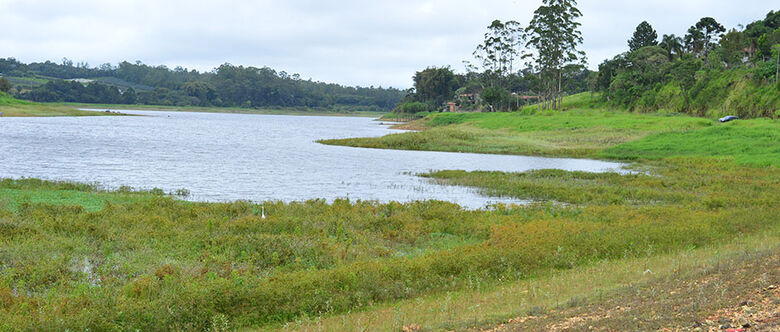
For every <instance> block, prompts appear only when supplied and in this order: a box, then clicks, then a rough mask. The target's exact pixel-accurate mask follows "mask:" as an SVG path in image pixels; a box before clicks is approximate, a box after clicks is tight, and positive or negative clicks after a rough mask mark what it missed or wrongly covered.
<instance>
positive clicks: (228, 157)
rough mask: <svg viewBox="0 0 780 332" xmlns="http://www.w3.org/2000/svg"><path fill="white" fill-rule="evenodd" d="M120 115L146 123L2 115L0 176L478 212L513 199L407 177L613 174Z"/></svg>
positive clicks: (589, 166)
mask: <svg viewBox="0 0 780 332" xmlns="http://www.w3.org/2000/svg"><path fill="white" fill-rule="evenodd" d="M123 112H125V111H123ZM127 112H128V113H134V114H140V115H146V116H135V117H51V118H0V177H11V178H20V177H36V178H43V179H52V180H69V181H78V182H90V183H92V182H98V183H100V184H102V185H104V186H106V187H109V188H115V187H118V186H121V185H127V186H132V187H135V188H145V189H150V188H154V187H157V188H162V189H163V190H165V191H166V192H171V191H174V190H176V189H179V188H186V189H189V190H190V191H191V193H192V196H191V199H195V200H204V201H227V200H237V199H248V200H253V201H265V200H282V201H298V200H307V199H314V198H325V199H328V200H332V199H335V198H350V199H362V200H379V201H382V202H386V201H402V202H404V201H413V200H427V199H436V200H447V201H452V202H456V203H458V204H461V205H463V206H467V207H470V208H481V207H484V206H486V205H488V204H492V203H496V202H517V200H512V199H503V198H493V197H485V196H482V195H480V194H478V193H476V191H475V190H473V189H469V188H463V187H454V186H442V185H437V184H434V183H431V182H430V181H429V180H427V179H422V178H419V177H416V176H414V174H417V173H420V172H426V171H430V170H441V169H462V170H468V171H473V170H495V171H525V170H530V169H540V168H558V169H564V170H581V171H593V172H601V171H607V170H616V169H618V168H620V167H621V164H618V163H610V162H604V161H595V160H581V159H561V158H540V157H523V156H504V155H484V154H464V153H448V152H426V151H399V150H376V149H361V148H350V147H340V146H328V145H322V144H318V143H315V140H318V139H323V138H346V137H367V136H381V135H386V134H388V133H392V132H395V131H394V130H391V129H389V128H387V127H386V126H381V125H379V124H378V123H377V122H376V121H373V120H372V119H370V118H355V117H318V116H311V117H309V116H285V115H248V114H220V113H187V112H146V111H127Z"/></svg>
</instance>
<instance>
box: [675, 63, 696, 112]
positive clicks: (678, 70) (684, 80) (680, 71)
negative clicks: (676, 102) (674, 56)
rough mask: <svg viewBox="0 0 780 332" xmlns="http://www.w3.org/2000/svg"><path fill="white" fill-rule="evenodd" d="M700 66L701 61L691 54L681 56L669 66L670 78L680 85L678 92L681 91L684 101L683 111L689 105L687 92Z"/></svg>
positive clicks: (691, 86) (694, 80)
mask: <svg viewBox="0 0 780 332" xmlns="http://www.w3.org/2000/svg"><path fill="white" fill-rule="evenodd" d="M700 68H701V61H699V60H698V59H696V58H693V57H691V56H686V57H683V59H681V61H678V62H676V63H675V64H674V65H673V66H672V68H671V75H672V78H674V80H675V81H677V83H678V84H679V85H680V92H682V95H683V100H684V101H685V106H684V108H685V109H684V111H687V110H688V107H689V106H690V99H689V97H688V92H689V91H690V90H691V89H692V88H693V85H694V84H696V71H698V70H699V69H700Z"/></svg>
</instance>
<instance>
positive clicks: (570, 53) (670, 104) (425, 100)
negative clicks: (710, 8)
mask: <svg viewBox="0 0 780 332" xmlns="http://www.w3.org/2000/svg"><path fill="white" fill-rule="evenodd" d="M576 5H577V2H576V0H544V1H543V4H542V6H540V7H539V8H538V9H537V10H536V11H535V12H534V15H533V18H532V20H531V21H530V22H529V23H528V24H527V26H525V27H523V26H522V25H521V24H520V23H519V22H517V21H507V22H502V21H500V20H495V21H493V22H492V23H491V24H490V25H489V26H488V27H487V32H486V33H485V34H484V40H483V41H482V43H480V44H479V45H478V46H477V47H476V49H475V51H474V53H473V59H472V60H468V61H464V63H465V64H466V73H465V74H459V73H455V72H454V71H453V70H452V69H451V68H450V67H429V68H426V69H424V70H421V71H418V72H417V73H415V75H414V77H413V79H414V88H413V89H410V90H409V91H407V94H406V96H405V97H404V99H403V100H402V102H401V103H400V104H399V105H398V107H396V109H395V111H396V112H399V113H407V114H408V113H419V112H431V111H437V110H442V109H443V108H445V107H446V105H445V103H446V102H455V103H457V104H458V105H459V108H460V109H461V110H478V111H512V110H517V109H519V108H521V107H522V106H523V104H527V103H536V104H537V105H538V107H539V108H540V109H561V107H562V105H561V104H562V98H563V96H564V95H567V94H575V93H579V92H583V91H592V92H593V93H594V95H596V94H597V95H598V96H600V98H601V99H602V100H603V102H604V103H605V104H607V105H608V106H613V107H619V108H626V109H629V110H637V111H658V110H667V111H672V112H685V113H689V114H693V115H707V113H708V112H713V111H715V112H731V113H736V114H739V115H741V116H780V114H775V113H777V112H779V111H777V109H778V108H780V93H778V89H780V85H779V84H780V83H778V81H780V54H778V53H779V52H778V50H780V30H778V29H779V27H780V11H770V12H769V13H768V14H767V15H766V17H765V18H764V19H760V20H756V21H754V22H752V23H750V24H748V25H747V26H744V27H743V26H740V27H739V28H738V29H737V28H734V29H730V30H727V29H726V28H725V27H724V26H723V25H722V24H720V23H719V22H718V21H717V20H716V19H715V18H712V17H704V18H701V19H700V20H698V21H696V22H693V24H692V25H691V26H690V28H688V29H687V31H685V33H684V34H681V36H677V35H675V34H669V35H666V34H665V35H663V36H661V38H660V39H659V36H658V33H657V32H656V31H655V29H654V28H653V27H652V25H651V24H650V23H649V22H646V21H645V22H641V23H640V24H639V25H638V26H637V27H636V29H635V31H634V32H633V35H631V36H630V39H629V40H628V42H627V47H628V50H627V51H626V52H624V53H621V54H618V55H617V56H615V57H614V58H611V59H607V60H605V61H604V62H602V63H601V64H600V65H599V66H598V71H597V72H592V71H589V70H588V69H587V68H585V64H586V57H585V54H584V53H583V52H582V51H581V50H579V46H580V45H581V43H582V41H583V39H582V34H581V32H580V31H579V28H580V23H579V22H578V20H579V19H580V18H581V17H582V13H581V12H580V11H579V10H578V9H577V7H576ZM629 35H630V34H629ZM524 95H525V97H523V96H524ZM713 115H714V114H713Z"/></svg>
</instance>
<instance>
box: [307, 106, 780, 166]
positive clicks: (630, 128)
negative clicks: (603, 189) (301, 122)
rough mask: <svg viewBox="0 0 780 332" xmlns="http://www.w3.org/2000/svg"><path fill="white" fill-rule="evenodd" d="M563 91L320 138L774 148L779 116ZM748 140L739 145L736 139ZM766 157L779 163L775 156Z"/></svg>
mask: <svg viewBox="0 0 780 332" xmlns="http://www.w3.org/2000/svg"><path fill="white" fill-rule="evenodd" d="M583 98H586V97H585V96H582V95H577V96H573V97H572V98H570V99H566V103H565V104H564V105H565V106H566V107H568V110H567V111H565V112H536V111H534V110H532V109H531V108H526V110H525V111H524V112H516V113H461V114H453V113H442V114H436V115H433V116H429V117H426V118H424V119H422V120H417V121H414V122H411V123H409V124H407V125H406V126H405V128H414V129H417V130H420V131H417V132H409V133H399V134H394V135H387V136H383V137H371V138H347V139H333V140H321V141H320V142H321V143H323V144H329V145H343V146H353V147H365V148H378V149H401V150H426V151H449V152H471V153H492V154H519V155H534V156H548V157H574V158H591V159H613V160H615V159H616V160H644V159H659V158H662V157H664V156H669V155H670V154H675V155H687V156H710V155H713V156H714V155H717V156H731V155H734V154H735V153H736V154H739V155H740V157H739V158H740V160H738V162H740V163H763V162H764V161H762V160H763V159H765V158H766V157H768V156H769V157H771V155H776V154H780V144H777V142H778V140H780V139H779V138H778V133H780V121H778V120H771V119H750V120H739V121H734V122H730V123H725V124H721V123H718V122H717V121H716V120H711V119H705V118H697V117H691V116H686V115H679V114H657V113H653V114H636V113H629V112H624V111H614V110H605V109H601V108H597V107H595V106H594V105H593V104H588V103H587V101H583ZM746 146H749V147H750V148H748V149H745V148H744V147H746ZM774 165H780V163H775V164H774Z"/></svg>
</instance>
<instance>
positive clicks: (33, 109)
mask: <svg viewBox="0 0 780 332" xmlns="http://www.w3.org/2000/svg"><path fill="white" fill-rule="evenodd" d="M0 112H2V113H3V115H2V116H3V117H29V116H104V115H117V114H116V113H104V112H92V111H82V110H78V109H76V108H74V107H70V106H65V105H59V104H41V103H33V102H29V101H24V100H18V99H14V98H13V97H11V96H9V95H8V94H6V93H4V92H0Z"/></svg>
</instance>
